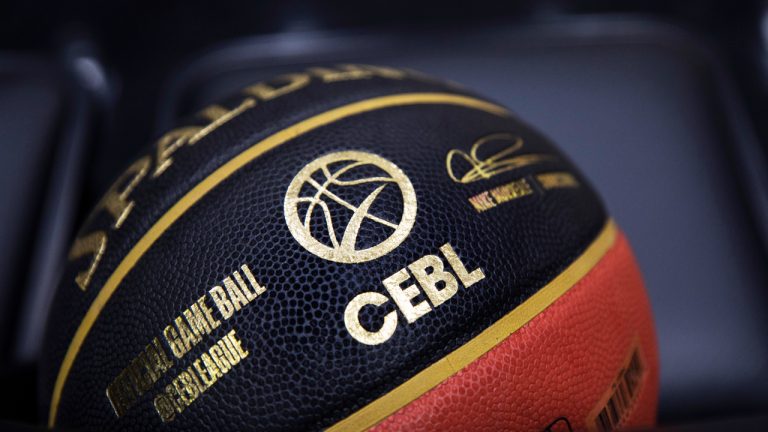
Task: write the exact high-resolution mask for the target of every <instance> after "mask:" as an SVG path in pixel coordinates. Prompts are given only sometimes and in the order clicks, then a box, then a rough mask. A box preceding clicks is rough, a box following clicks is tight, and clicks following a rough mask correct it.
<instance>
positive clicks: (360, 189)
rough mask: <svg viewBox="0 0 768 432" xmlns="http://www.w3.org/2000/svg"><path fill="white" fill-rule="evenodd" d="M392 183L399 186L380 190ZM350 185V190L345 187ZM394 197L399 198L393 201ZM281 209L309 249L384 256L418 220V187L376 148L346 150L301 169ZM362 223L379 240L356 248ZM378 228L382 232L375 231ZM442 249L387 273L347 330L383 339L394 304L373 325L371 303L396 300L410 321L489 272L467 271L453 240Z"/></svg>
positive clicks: (366, 340)
mask: <svg viewBox="0 0 768 432" xmlns="http://www.w3.org/2000/svg"><path fill="white" fill-rule="evenodd" d="M356 188H357V189H356ZM387 188H391V189H394V190H396V191H397V192H398V193H395V194H393V193H390V194H389V196H388V197H383V195H382V194H383V192H384V191H385V189H387ZM345 189H352V190H351V191H350V190H347V191H346V192H347V193H345ZM350 192H351V193H350ZM390 192H392V191H390ZM342 195H344V196H342ZM393 196H394V197H395V198H399V200H395V201H392V200H391V199H392V198H393ZM352 197H356V199H354V200H353V199H352ZM377 200H381V201H386V202H385V204H386V205H384V206H381V207H382V208H380V209H379V210H378V211H379V212H380V213H377V212H375V211H374V210H373V206H374V203H376V202H377ZM393 202H394V203H396V204H393ZM284 211H285V221H286V223H287V224H288V229H289V230H290V231H291V234H292V235H293V237H294V238H295V239H296V241H298V242H299V244H301V245H302V246H303V247H304V248H305V249H306V250H308V251H309V252H311V253H313V254H315V255H317V256H319V257H321V258H324V259H327V260H329V261H335V262H340V263H350V264H351V263H360V262H365V261H370V260H373V259H376V258H379V257H381V256H384V255H386V254H387V253H389V252H390V251H392V250H393V249H395V248H396V247H397V246H399V245H400V243H402V242H403V240H405V238H406V237H408V234H409V233H410V232H411V228H413V224H414V222H415V220H416V192H415V191H414V189H413V185H412V184H411V181H410V180H409V179H408V177H407V176H406V175H405V173H404V172H403V171H402V170H401V169H400V168H398V167H397V166H396V165H395V164H393V163H392V162H390V161H388V160H386V159H384V158H382V157H381V156H378V155H375V154H373V153H367V152H361V151H342V152H336V153H330V154H327V155H325V156H321V157H319V158H317V159H315V160H314V161H312V162H310V163H309V164H308V165H307V166H305V167H304V168H303V169H302V170H301V171H299V173H298V174H296V176H295V177H294V178H293V181H291V184H290V185H289V186H288V192H287V193H286V195H285V201H284ZM339 213H342V214H341V215H340V214H339ZM345 213H346V216H347V217H344V214H345ZM393 214H397V215H398V216H399V220H397V221H396V220H395V219H396V217H395V218H393V217H392V215H393ZM313 221H314V222H315V223H314V224H313ZM340 221H344V222H346V225H345V228H344V229H343V230H337V228H336V227H337V225H338V222H340ZM318 224H319V225H320V227H317V226H316V225H318ZM364 224H369V227H368V228H367V229H366V230H365V236H366V237H374V238H377V239H378V241H371V239H370V238H366V239H365V240H364V241H365V242H367V243H369V244H368V245H367V247H363V248H358V247H357V246H358V244H359V243H361V242H360V238H359V237H360V236H361V232H363V231H364V230H363V225H364ZM376 228H378V229H379V235H378V237H376V235H375V234H373V232H374V231H375V229H376ZM339 232H341V235H340V236H339ZM381 232H384V233H386V234H385V235H381ZM339 237H340V238H339ZM370 243H373V245H372V246H371V245H370ZM440 255H442V257H441V256H440ZM440 255H425V256H423V257H421V258H419V259H418V260H416V261H414V262H412V263H411V264H410V265H408V266H407V267H405V268H402V269H400V270H398V271H397V272H395V273H394V274H392V275H390V276H389V277H386V278H384V279H383V280H382V284H383V285H384V287H385V288H386V290H387V293H388V294H389V295H388V296H387V295H385V294H382V293H379V292H374V291H368V292H363V293H360V294H358V295H357V296H355V297H354V298H353V299H352V300H351V301H350V302H349V304H347V307H346V308H345V310H344V325H345V327H346V328H347V331H348V332H349V334H350V335H351V336H352V337H353V338H355V339H356V340H357V341H358V342H360V343H363V344H366V345H378V344H381V343H384V342H386V341H387V340H389V339H390V338H391V337H392V335H393V334H394V332H395V330H396V329H397V325H398V317H397V311H391V312H388V313H387V314H386V315H385V316H384V321H383V323H382V324H381V326H380V327H379V328H378V329H377V330H371V329H367V328H365V327H364V326H363V325H362V323H361V322H360V313H361V311H362V310H363V308H365V307H366V306H373V307H382V306H383V307H386V306H385V304H386V303H388V302H389V301H390V300H392V301H393V302H394V304H395V306H396V308H397V310H399V311H400V313H401V314H402V315H403V316H404V317H405V319H406V321H407V322H408V323H409V324H411V323H413V322H415V321H416V320H418V319H419V318H421V317H422V316H424V315H425V314H427V313H429V312H431V311H432V310H433V309H434V308H435V307H437V306H440V305H441V304H443V303H444V302H446V301H447V300H449V299H450V298H452V297H453V296H454V295H456V293H457V292H458V291H459V287H460V286H461V285H463V286H464V287H465V288H469V287H470V286H472V285H474V284H475V283H477V282H479V281H481V280H482V279H484V278H485V273H484V272H483V270H482V269H481V268H477V269H474V270H472V271H468V270H467V268H466V267H465V266H464V263H462V261H461V259H460V258H459V257H458V255H457V254H456V252H455V251H454V249H453V247H452V246H451V244H450V243H446V244H444V245H443V246H442V247H440ZM446 261H447V263H448V265H447V266H446V265H445V262H446ZM413 280H415V283H412V284H410V285H407V286H403V285H406V284H407V283H408V282H409V281H413ZM422 294H423V296H426V299H422V297H423V296H422ZM427 299H428V300H427Z"/></svg>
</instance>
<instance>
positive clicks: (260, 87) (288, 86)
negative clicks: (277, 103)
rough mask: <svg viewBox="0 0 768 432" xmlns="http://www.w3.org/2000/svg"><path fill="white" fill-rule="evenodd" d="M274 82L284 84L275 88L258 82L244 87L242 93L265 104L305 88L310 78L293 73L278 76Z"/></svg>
mask: <svg viewBox="0 0 768 432" xmlns="http://www.w3.org/2000/svg"><path fill="white" fill-rule="evenodd" d="M275 81H277V82H280V83H284V84H283V85H281V86H277V87H275V86H273V85H270V84H267V83H266V82H260V83H258V84H254V85H252V86H250V87H246V88H245V89H244V90H243V92H245V93H246V94H249V95H251V96H255V97H257V98H259V99H261V100H262V101H265V102H266V101H268V100H272V99H274V98H276V97H280V96H283V95H286V94H288V93H291V92H294V91H296V90H298V89H300V88H302V87H304V86H306V85H307V84H309V81H310V78H309V75H306V74H300V73H293V74H285V75H280V76H278V77H276V78H275Z"/></svg>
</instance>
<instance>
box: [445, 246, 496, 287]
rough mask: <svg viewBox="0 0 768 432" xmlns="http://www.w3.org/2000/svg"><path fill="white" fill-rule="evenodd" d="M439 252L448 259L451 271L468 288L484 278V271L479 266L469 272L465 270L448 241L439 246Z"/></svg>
mask: <svg viewBox="0 0 768 432" xmlns="http://www.w3.org/2000/svg"><path fill="white" fill-rule="evenodd" d="M440 252H442V253H443V256H444V257H445V259H446V260H448V264H450V266H451V268H452V269H453V272H454V273H456V276H458V277H459V280H460V281H461V283H462V284H464V287H465V288H469V287H471V286H472V285H474V284H476V283H478V282H480V281H481V280H483V279H485V273H483V269H481V268H480V267H478V268H476V269H474V270H472V272H471V273H470V272H468V271H467V268H466V267H465V266H464V263H463V262H461V258H459V256H458V255H457V254H456V251H454V250H453V246H451V244H450V243H446V244H444V245H442V246H440Z"/></svg>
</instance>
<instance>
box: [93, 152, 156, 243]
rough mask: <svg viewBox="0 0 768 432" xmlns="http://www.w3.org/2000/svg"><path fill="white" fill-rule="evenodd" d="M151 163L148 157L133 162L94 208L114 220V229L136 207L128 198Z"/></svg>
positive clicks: (118, 226) (120, 224)
mask: <svg viewBox="0 0 768 432" xmlns="http://www.w3.org/2000/svg"><path fill="white" fill-rule="evenodd" d="M151 162H152V160H151V158H150V157H149V156H144V157H143V158H141V159H139V160H137V161H136V162H134V163H133V164H132V165H131V166H130V167H128V169H127V170H125V172H123V174H121V175H120V177H119V178H118V179H117V181H116V182H115V183H113V184H112V186H111V187H110V188H109V190H108V191H107V193H106V194H104V197H103V198H102V199H101V201H100V202H99V205H98V206H97V207H96V210H98V209H102V208H103V209H105V210H107V212H109V214H111V215H112V217H113V218H114V219H115V223H114V225H113V226H114V228H115V229H118V228H120V226H122V224H123V222H124V221H125V218H126V217H128V214H129V213H130V212H131V210H133V207H134V205H136V202H134V201H130V200H129V199H128V198H129V197H130V196H131V193H132V192H133V190H134V189H136V186H138V184H139V182H141V180H142V179H143V178H144V177H145V176H146V175H147V173H148V172H149V166H150V164H151Z"/></svg>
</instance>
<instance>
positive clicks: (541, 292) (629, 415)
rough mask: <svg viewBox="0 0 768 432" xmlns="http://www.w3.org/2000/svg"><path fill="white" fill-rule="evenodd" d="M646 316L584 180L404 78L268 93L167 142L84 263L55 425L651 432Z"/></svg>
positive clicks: (487, 110)
mask: <svg viewBox="0 0 768 432" xmlns="http://www.w3.org/2000/svg"><path fill="white" fill-rule="evenodd" d="M656 362H657V354H656V347H655V339H654V334H653V326H652V321H651V315H650V309H649V306H648V302H647V299H646V297H645V292H644V288H643V285H642V282H641V279H640V275H639V272H638V270H637V266H636V264H635V262H634V258H633V257H632V254H631V251H630V249H629V247H628V246H627V242H626V239H625V238H624V237H623V235H622V234H621V232H620V231H618V229H617V228H616V225H615V224H614V223H613V222H612V221H611V220H610V218H609V217H608V216H607V215H606V213H605V210H604V208H603V206H602V204H601V203H600V200H599V198H598V197H597V195H596V194H595V193H594V191H593V190H592V188H591V187H590V185H589V183H588V182H587V180H586V179H585V178H584V177H583V176H582V175H581V174H580V173H579V171H578V170H577V169H576V168H574V167H573V165H572V164H571V162H570V161H569V160H568V159H567V158H566V157H565V156H564V155H563V154H562V153H560V152H559V151H558V150H557V149H556V148H555V147H554V146H553V145H552V144H551V143H550V142H549V141H548V140H547V139H546V138H544V137H543V136H542V135H541V134H539V133H538V132H536V131H535V130H533V129H532V128H531V127H529V126H528V125H526V124H525V123H523V122H522V121H520V120H519V119H517V118H516V117H515V116H514V115H513V114H511V113H510V111H508V110H507V109H506V108H504V107H501V106H499V105H497V104H495V103H493V102H490V101H488V100H486V99H483V98H481V97H478V96H476V95H474V94H473V93H471V92H470V91H468V90H466V89H464V88H461V87H458V86H456V85H453V84H447V83H445V82H442V81H439V80H436V79H434V78H430V77H427V76H425V75H423V74H419V73H417V72H413V71H409V70H403V69H396V68H390V67H374V66H365V65H341V66H332V67H315V68H309V69H307V70H302V71H298V72H296V73H292V74H286V75H282V76H278V77H275V78H274V79H272V80H269V81H265V82H260V83H254V84H253V85H252V86H249V87H247V88H245V89H243V90H242V91H241V92H240V93H239V94H237V95H234V96H233V97H232V98H230V99H228V100H225V101H222V102H221V103H219V104H216V105H211V106H208V107H206V108H204V109H203V110H201V111H200V112H199V113H198V114H197V115H196V116H195V117H194V118H192V119H190V120H188V122H186V123H185V124H183V125H180V126H179V127H178V128H176V129H174V130H172V131H169V132H168V133H166V134H164V135H163V136H161V137H159V138H158V139H157V141H156V142H154V143H153V145H152V146H151V147H148V148H147V150H146V153H145V154H142V155H140V156H139V157H138V158H137V159H136V160H135V161H134V162H132V163H131V164H129V165H128V167H127V168H126V170H125V171H124V172H123V173H122V174H120V175H119V176H118V177H117V180H116V181H115V183H114V185H113V186H112V188H111V189H110V190H109V191H107V192H106V194H105V195H104V198H103V199H102V200H101V202H100V203H99V205H98V206H97V207H96V208H95V209H94V210H93V212H92V213H91V215H90V217H89V218H88V220H87V221H86V222H85V224H84V225H83V228H82V229H81V231H80V232H79V234H78V237H77V239H76V240H75V241H74V244H73V246H72V248H71V250H70V251H69V256H68V265H67V267H66V270H65V272H64V274H63V277H62V280H61V284H60V287H59V290H58V292H57V295H56V298H55V301H54V305H53V310H52V316H51V318H50V324H49V328H48V333H47V346H46V349H45V353H44V356H43V367H42V369H41V370H42V371H43V372H42V375H43V377H42V388H43V389H44V391H43V398H44V399H43V401H42V403H43V404H44V405H45V406H46V407H48V412H49V418H48V422H49V425H50V426H61V427H84V428H86V429H89V430H148V429H158V430H195V431H218V430H306V429H311V430H317V429H331V430H361V429H368V428H371V427H375V428H381V429H401V430H414V429H427V430H431V429H434V430H444V429H453V430H498V429H505V430H545V429H547V428H552V430H560V429H555V428H558V427H565V426H568V427H572V428H574V429H593V430H598V429H599V430H603V429H611V428H614V427H617V426H622V427H624V426H645V425H649V424H652V423H653V422H654V419H655V406H656V400H657V378H658V371H657V367H656Z"/></svg>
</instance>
